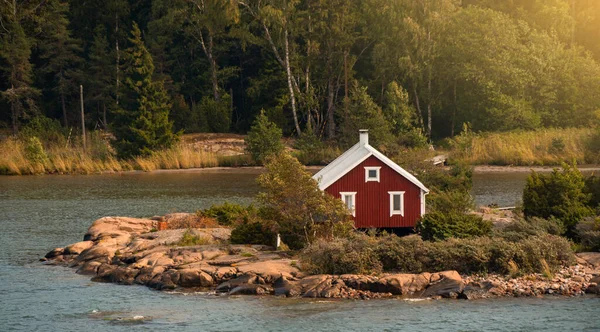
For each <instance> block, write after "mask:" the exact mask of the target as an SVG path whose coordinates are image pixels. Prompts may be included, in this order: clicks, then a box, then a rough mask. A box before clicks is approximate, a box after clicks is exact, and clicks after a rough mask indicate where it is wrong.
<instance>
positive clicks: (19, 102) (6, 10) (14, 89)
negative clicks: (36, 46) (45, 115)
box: [0, 0, 39, 134]
mask: <svg viewBox="0 0 600 332" xmlns="http://www.w3.org/2000/svg"><path fill="white" fill-rule="evenodd" d="M5 3H6V4H5V5H3V6H2V8H0V23H1V29H0V58H1V59H2V60H3V62H4V66H0V70H1V73H2V77H4V79H5V82H6V86H5V87H4V90H3V91H2V92H1V93H2V97H3V98H4V99H6V100H7V101H8V103H9V104H10V111H11V122H12V129H13V133H14V134H16V133H17V132H18V130H19V121H20V119H21V117H23V116H27V115H28V114H30V113H31V112H35V111H36V110H37V107H36V103H35V98H36V97H37V95H38V94H39V91H38V90H37V89H35V88H34V87H32V86H31V84H32V82H33V79H32V76H33V72H32V66H31V62H30V56H31V47H32V40H31V38H30V37H28V36H27V34H26V32H25V29H24V26H23V22H24V21H25V20H27V19H28V18H27V17H26V13H27V12H28V10H29V9H28V8H24V7H23V5H22V4H20V3H17V1H16V0H13V1H12V2H8V1H5Z"/></svg>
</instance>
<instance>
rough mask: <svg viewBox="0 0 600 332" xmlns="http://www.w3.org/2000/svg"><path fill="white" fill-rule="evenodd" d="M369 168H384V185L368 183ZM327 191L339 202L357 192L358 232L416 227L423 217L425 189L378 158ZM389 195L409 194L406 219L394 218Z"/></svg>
mask: <svg viewBox="0 0 600 332" xmlns="http://www.w3.org/2000/svg"><path fill="white" fill-rule="evenodd" d="M368 166H380V167H381V169H380V174H379V176H380V178H379V179H380V182H376V181H369V182H365V167H368ZM325 191H326V192H327V193H329V194H331V195H333V196H334V197H336V198H340V192H356V202H355V208H356V217H354V223H355V225H356V227H357V228H370V227H378V228H392V227H414V226H415V225H416V221H417V220H418V219H419V217H420V216H421V188H419V187H417V186H416V185H415V184H413V183H412V182H410V181H409V180H407V179H406V178H404V177H403V176H402V175H400V174H398V173H397V172H396V171H394V170H393V169H391V168H390V167H389V166H387V165H386V164H384V163H383V162H381V161H380V160H379V159H377V158H375V157H374V156H370V157H369V158H367V159H366V160H365V161H363V162H362V163H360V165H358V166H357V167H355V168H354V169H353V170H351V171H349V172H348V173H346V174H345V175H344V176H342V177H341V178H340V179H339V180H337V181H336V182H334V183H333V184H332V185H330V186H329V187H327V188H326V189H325ZM388 191H404V192H405V193H404V216H401V215H394V216H391V217H390V195H389V194H388ZM340 199H341V198H340Z"/></svg>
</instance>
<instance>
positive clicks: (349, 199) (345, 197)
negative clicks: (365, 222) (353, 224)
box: [340, 192, 356, 217]
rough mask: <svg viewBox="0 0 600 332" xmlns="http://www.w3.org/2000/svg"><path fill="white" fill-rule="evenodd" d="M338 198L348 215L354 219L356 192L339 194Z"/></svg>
mask: <svg viewBox="0 0 600 332" xmlns="http://www.w3.org/2000/svg"><path fill="white" fill-rule="evenodd" d="M340 196H341V198H342V202H344V204H345V205H346V208H348V211H350V214H352V216H353V217H356V192H341V193H340Z"/></svg>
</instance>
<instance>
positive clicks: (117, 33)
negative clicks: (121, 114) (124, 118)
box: [115, 14, 121, 106]
mask: <svg viewBox="0 0 600 332" xmlns="http://www.w3.org/2000/svg"><path fill="white" fill-rule="evenodd" d="M115 50H116V53H117V62H116V67H117V68H116V69H117V75H116V80H117V82H116V83H117V84H116V88H115V100H116V102H117V106H118V105H119V63H120V62H121V53H120V52H119V14H116V15H115Z"/></svg>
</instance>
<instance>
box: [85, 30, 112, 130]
mask: <svg viewBox="0 0 600 332" xmlns="http://www.w3.org/2000/svg"><path fill="white" fill-rule="evenodd" d="M106 32H107V31H106V28H105V27H104V25H101V24H100V25H98V26H97V27H96V29H95V30H94V41H93V42H92V45H91V46H90V51H89V66H88V70H87V72H88V74H87V81H88V83H87V84H88V95H89V98H90V100H92V101H93V102H94V103H95V104H96V105H94V106H96V107H97V110H98V119H99V120H100V121H101V122H102V125H103V127H104V128H106V126H107V125H108V122H107V121H108V120H107V108H109V107H110V106H112V104H113V102H114V98H113V97H112V96H111V93H112V92H113V90H114V86H113V83H114V68H113V62H114V60H113V57H112V56H111V54H110V53H111V52H110V46H109V44H108V40H107V38H106Z"/></svg>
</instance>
